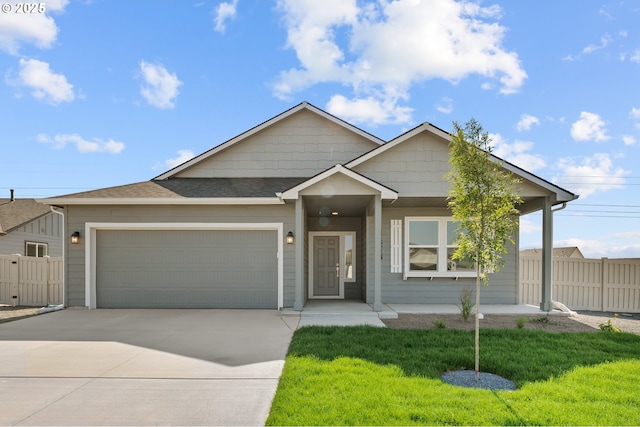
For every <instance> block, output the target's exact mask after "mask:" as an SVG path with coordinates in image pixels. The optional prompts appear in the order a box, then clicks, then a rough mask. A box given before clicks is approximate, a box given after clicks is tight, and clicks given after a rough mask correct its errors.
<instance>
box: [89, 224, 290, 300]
mask: <svg viewBox="0 0 640 427" xmlns="http://www.w3.org/2000/svg"><path fill="white" fill-rule="evenodd" d="M98 230H273V231H276V232H277V235H278V237H277V239H278V252H277V257H278V310H280V309H282V307H283V305H284V260H283V258H284V256H283V253H284V233H283V224H282V223H281V222H273V223H269V222H265V223H214V222H205V223H166V222H165V223H144V222H134V223H131V222H127V223H118V222H87V223H85V230H84V232H85V249H84V250H85V253H84V256H85V304H86V306H87V308H89V309H93V308H96V307H97V298H96V293H97V292H96V246H97V245H96V240H97V231H98Z"/></svg>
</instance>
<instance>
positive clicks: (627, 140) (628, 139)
mask: <svg viewBox="0 0 640 427" xmlns="http://www.w3.org/2000/svg"><path fill="white" fill-rule="evenodd" d="M622 142H624V145H636V139H635V138H634V137H633V136H631V135H623V136H622Z"/></svg>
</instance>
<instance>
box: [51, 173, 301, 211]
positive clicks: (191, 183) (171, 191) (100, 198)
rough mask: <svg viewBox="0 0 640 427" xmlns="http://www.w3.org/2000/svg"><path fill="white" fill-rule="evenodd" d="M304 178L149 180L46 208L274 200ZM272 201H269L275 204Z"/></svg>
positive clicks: (88, 193) (77, 196)
mask: <svg viewBox="0 0 640 427" xmlns="http://www.w3.org/2000/svg"><path fill="white" fill-rule="evenodd" d="M306 179H307V178H173V179H166V180H151V181H144V182H138V183H135V184H127V185H120V186H116V187H108V188H102V189H99V190H93V191H85V192H81V193H74V194H68V195H65V196H59V197H53V198H49V199H46V202H47V203H50V204H60V205H67V204H88V202H89V201H91V202H92V203H94V204H112V203H115V204H118V203H120V204H128V203H145V200H146V202H147V203H176V204H178V203H187V204H188V203H211V202H213V201H214V200H217V201H218V202H220V201H222V200H228V201H237V202H240V200H241V199H245V201H246V202H256V203H258V202H259V200H258V199H267V200H263V202H265V203H266V202H268V200H272V199H275V200H277V196H276V193H279V192H281V191H284V190H286V189H287V188H290V187H292V186H295V185H297V184H299V183H301V182H303V181H305V180H306ZM275 200H272V201H273V202H275Z"/></svg>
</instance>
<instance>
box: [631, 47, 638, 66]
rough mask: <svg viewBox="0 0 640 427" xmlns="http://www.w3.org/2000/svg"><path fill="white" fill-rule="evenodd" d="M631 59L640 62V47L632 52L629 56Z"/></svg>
mask: <svg viewBox="0 0 640 427" xmlns="http://www.w3.org/2000/svg"><path fill="white" fill-rule="evenodd" d="M629 60H630V61H631V62H638V63H640V49H636V50H635V51H633V53H632V54H631V56H630V57H629Z"/></svg>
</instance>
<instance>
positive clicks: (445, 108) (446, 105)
mask: <svg viewBox="0 0 640 427" xmlns="http://www.w3.org/2000/svg"><path fill="white" fill-rule="evenodd" d="M436 110H438V111H440V112H441V113H442V114H451V113H452V112H453V99H451V98H447V97H446V96H445V97H444V98H442V99H440V102H439V103H438V104H437V105H436Z"/></svg>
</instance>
